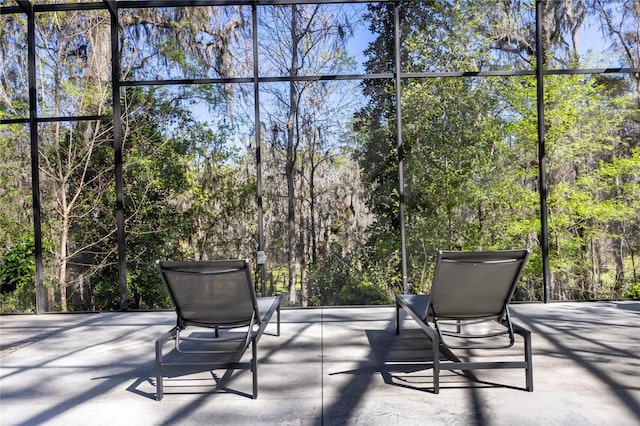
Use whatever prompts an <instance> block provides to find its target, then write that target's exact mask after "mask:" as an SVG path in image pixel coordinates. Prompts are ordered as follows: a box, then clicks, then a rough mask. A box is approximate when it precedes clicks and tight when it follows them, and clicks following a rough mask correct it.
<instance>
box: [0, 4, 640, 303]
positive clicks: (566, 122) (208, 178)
mask: <svg viewBox="0 0 640 426" xmlns="http://www.w3.org/2000/svg"><path fill="white" fill-rule="evenodd" d="M639 16H640V5H639V4H638V2H637V1H631V0H628V1H627V0H584V1H574V0H549V1H534V0H531V1H509V0H507V1H498V0H473V1H471V0H469V1H465V0H458V1H456V0H451V1H446V0H431V1H379V2H363V1H351V2H349V1H336V0H327V1H317V2H302V1H296V0H265V1H262V0H256V1H241V0H209V1H207V0H192V1H187V0H162V1H160V0H140V1H135V0H128V1H118V0H103V1H80V2H76V1H67V0H52V1H47V0H41V1H27V0H4V1H3V0H0V61H1V64H0V65H1V66H0V78H1V80H2V84H1V85H0V104H1V105H2V107H1V108H0V143H1V146H2V148H1V150H0V156H1V161H0V179H1V181H2V186H1V187H0V221H1V225H2V226H1V227H0V240H1V241H2V247H1V248H0V250H1V251H0V289H1V293H2V294H1V301H2V305H1V310H2V312H5V313H6V312H37V313H42V312H48V311H86V310H110V309H114V310H133V309H157V308H167V307H169V306H170V304H169V303H170V302H169V300H168V296H167V294H166V291H165V289H164V287H163V285H162V282H161V281H160V279H159V277H158V276H157V273H156V271H155V269H154V267H153V263H154V261H155V260H156V259H172V260H183V259H215V258H247V259H249V260H250V262H251V264H252V267H253V269H254V276H255V280H256V286H257V289H258V291H259V293H261V294H283V295H285V299H286V300H287V303H288V304H289V305H292V306H318V305H344V304H363V305H366V304H386V303H391V302H392V300H393V297H394V294H396V293H400V292H409V293H419V292H427V291H428V290H429V285H430V280H431V277H432V275H433V267H434V260H435V256H436V250H437V249H443V250H480V249H483V250H485V249H486V250H488V249H491V250H499V249H518V248H530V249H531V251H532V254H531V256H530V259H529V262H528V264H527V267H526V271H525V274H524V276H523V278H522V280H521V283H520V285H519V287H518V289H517V292H516V294H515V297H516V299H517V300H522V301H544V302H548V301H553V300H579V299H585V300H593V299H617V298H633V297H636V298H638V297H640V282H639V281H638V273H639V272H640V271H639V265H638V262H639V259H638V254H637V253H638V250H639V249H640V232H639V226H640V185H639V183H640V182H639V181H640V144H639V141H640V110H639V107H640V86H639V83H640V23H639V19H638V18H639Z"/></svg>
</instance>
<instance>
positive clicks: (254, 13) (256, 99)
mask: <svg viewBox="0 0 640 426" xmlns="http://www.w3.org/2000/svg"><path fill="white" fill-rule="evenodd" d="M251 19H252V21H253V22H252V35H251V36H252V38H253V40H252V42H253V103H254V126H255V131H254V133H255V138H256V141H255V143H256V185H257V187H256V202H257V204H258V256H257V259H258V267H259V268H260V278H259V279H260V287H261V291H262V295H263V296H266V295H267V288H266V282H265V278H266V265H265V262H266V258H265V256H264V216H263V211H262V152H261V149H262V145H261V142H262V126H261V124H260V85H259V84H258V78H259V74H258V7H257V5H256V3H253V4H252V5H251Z"/></svg>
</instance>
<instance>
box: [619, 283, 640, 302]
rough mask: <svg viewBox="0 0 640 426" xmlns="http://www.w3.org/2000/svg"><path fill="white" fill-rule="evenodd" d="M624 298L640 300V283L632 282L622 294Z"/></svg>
mask: <svg viewBox="0 0 640 426" xmlns="http://www.w3.org/2000/svg"><path fill="white" fill-rule="evenodd" d="M622 297H624V298H628V299H635V300H640V283H636V284H631V285H630V286H629V288H628V289H627V290H625V292H624V294H623V295H622Z"/></svg>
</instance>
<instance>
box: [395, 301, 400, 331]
mask: <svg viewBox="0 0 640 426" xmlns="http://www.w3.org/2000/svg"><path fill="white" fill-rule="evenodd" d="M398 334H400V305H398V302H397V301H396V335H398Z"/></svg>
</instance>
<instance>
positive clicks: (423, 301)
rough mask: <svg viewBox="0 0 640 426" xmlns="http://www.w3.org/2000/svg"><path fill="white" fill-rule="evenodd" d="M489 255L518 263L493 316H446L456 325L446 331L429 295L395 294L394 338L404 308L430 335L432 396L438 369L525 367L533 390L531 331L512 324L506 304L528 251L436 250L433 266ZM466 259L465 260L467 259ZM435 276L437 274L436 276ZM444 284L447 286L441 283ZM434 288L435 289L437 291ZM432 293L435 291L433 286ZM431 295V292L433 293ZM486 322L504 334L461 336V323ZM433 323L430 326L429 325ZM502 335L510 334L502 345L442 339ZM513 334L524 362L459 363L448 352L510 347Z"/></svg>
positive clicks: (436, 389) (437, 386)
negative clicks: (519, 342)
mask: <svg viewBox="0 0 640 426" xmlns="http://www.w3.org/2000/svg"><path fill="white" fill-rule="evenodd" d="M489 253H496V254H498V255H499V256H504V255H506V256H508V255H510V254H513V255H514V259H518V261H519V262H521V264H520V266H519V269H518V272H517V274H516V275H515V277H514V279H513V282H512V283H511V288H510V291H509V293H508V297H507V298H506V299H505V301H504V303H503V308H502V310H501V312H499V313H497V315H496V314H493V315H481V316H473V315H472V316H468V317H467V316H465V317H458V318H452V317H447V318H445V319H446V320H454V321H455V322H456V325H457V329H456V332H448V331H444V330H442V327H441V325H440V322H441V321H442V319H441V318H439V317H438V315H437V314H436V309H434V306H433V304H432V302H431V300H432V296H430V295H397V296H396V303H395V307H396V318H395V320H396V335H399V334H400V310H401V309H403V310H404V311H405V312H406V313H407V314H408V315H409V316H410V317H411V318H413V320H415V321H416V323H418V325H419V326H420V328H421V329H422V330H423V331H424V332H425V333H426V334H427V335H428V336H429V338H430V339H431V342H432V352H433V388H434V393H436V394H437V393H439V392H440V371H441V370H463V371H466V370H475V369H502V368H524V369H525V379H526V390H527V391H529V392H532V391H533V357H532V350H531V332H530V331H529V330H527V329H526V328H524V327H523V326H521V325H519V324H517V323H514V322H513V321H512V320H511V318H510V315H509V306H508V304H509V301H510V299H511V297H512V295H513V292H514V290H515V286H516V284H517V282H518V280H519V279H520V275H521V273H522V269H523V267H524V264H525V263H526V260H527V258H528V255H529V250H522V251H510V252H506V251H505V252H443V251H438V261H437V263H436V271H437V268H438V267H439V265H440V264H441V262H446V261H449V257H450V256H452V255H453V256H454V257H457V256H463V257H464V258H465V259H463V260H460V259H458V260H457V261H461V262H477V263H482V262H483V261H486V259H483V257H484V256H486V255H487V254H489ZM474 255H480V258H479V259H476V260H473V257H474ZM467 256H468V257H467ZM436 276H437V274H436ZM443 285H446V283H443ZM436 289H437V288H436ZM432 290H434V288H433V287H432ZM432 294H433V293H432ZM478 319H480V320H489V321H496V322H497V323H499V324H501V325H503V326H504V327H505V331H502V332H499V333H487V334H480V335H468V334H462V333H461V328H460V326H461V324H462V323H463V322H464V321H474V320H478ZM432 324H433V325H432ZM501 334H508V335H509V343H507V344H502V345H484V344H474V345H449V344H447V342H446V341H445V339H444V337H445V336H452V337H461V338H472V339H473V338H486V337H493V336H498V335H501ZM515 334H517V335H519V336H521V337H522V338H523V340H524V360H523V361H495V362H462V361H460V359H459V358H458V357H457V356H456V355H455V354H454V353H453V352H452V351H451V349H500V348H508V347H511V346H513V344H514V343H515V336H514V335H515ZM441 351H442V354H443V355H444V357H445V359H446V360H445V361H442V360H441V357H440V355H441V354H440V352H441Z"/></svg>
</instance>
